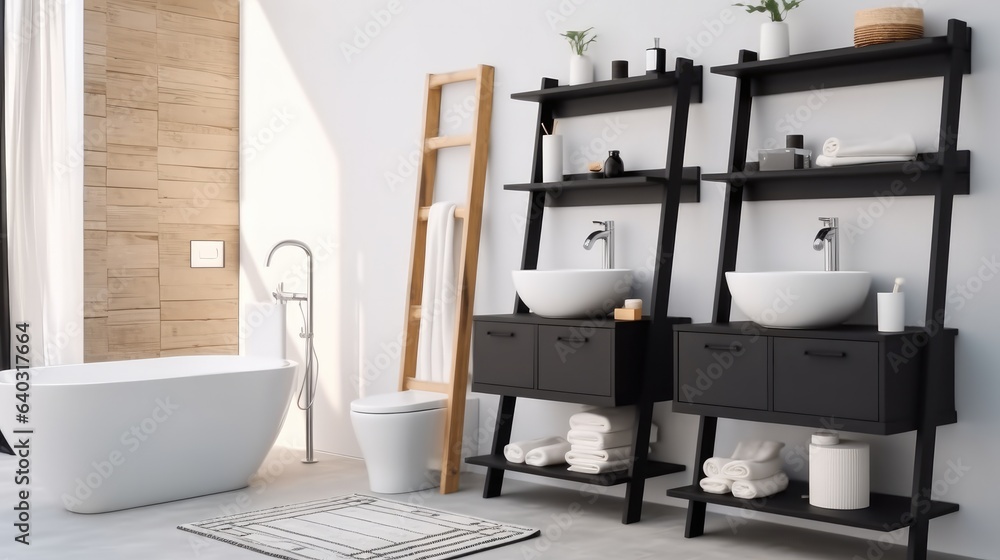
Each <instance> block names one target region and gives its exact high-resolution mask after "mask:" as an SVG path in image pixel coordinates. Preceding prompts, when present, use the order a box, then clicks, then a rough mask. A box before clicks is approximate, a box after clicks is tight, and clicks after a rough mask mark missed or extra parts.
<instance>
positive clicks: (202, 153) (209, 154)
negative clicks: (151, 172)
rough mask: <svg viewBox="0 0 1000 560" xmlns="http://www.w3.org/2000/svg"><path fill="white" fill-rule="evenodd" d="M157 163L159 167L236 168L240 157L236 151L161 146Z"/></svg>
mask: <svg viewBox="0 0 1000 560" xmlns="http://www.w3.org/2000/svg"><path fill="white" fill-rule="evenodd" d="M227 138H228V137H227ZM157 161H159V163H160V164H161V165H183V166H189V167H211V168H236V167H237V166H238V165H239V163H240V155H239V152H236V151H220V150H199V149H196V148H193V147H189V148H174V147H169V146H162V145H161V146H160V151H159V157H158V158H157Z"/></svg>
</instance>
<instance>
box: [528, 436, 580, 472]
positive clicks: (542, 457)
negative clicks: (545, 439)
mask: <svg viewBox="0 0 1000 560" xmlns="http://www.w3.org/2000/svg"><path fill="white" fill-rule="evenodd" d="M569 450H570V445H569V444H568V443H566V442H565V441H564V442H561V443H553V444H552V445H546V446H544V447H536V448H534V449H532V450H531V451H529V452H527V453H525V454H524V462H525V463H526V464H528V465H531V466H532V467H547V466H549V465H561V464H563V463H565V462H566V454H567V453H569Z"/></svg>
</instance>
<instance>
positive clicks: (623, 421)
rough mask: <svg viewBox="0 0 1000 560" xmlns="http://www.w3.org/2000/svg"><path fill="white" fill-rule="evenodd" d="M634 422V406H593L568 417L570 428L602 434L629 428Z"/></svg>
mask: <svg viewBox="0 0 1000 560" xmlns="http://www.w3.org/2000/svg"><path fill="white" fill-rule="evenodd" d="M634 423H635V407H632V406H620V407H612V408H595V409H593V410H587V411H584V412H579V413H577V414H574V415H573V416H570V417H569V427H570V429H571V430H589V431H591V432H598V433H602V434H606V433H609V432H618V431H621V430H630V429H632V425H633V424H634Z"/></svg>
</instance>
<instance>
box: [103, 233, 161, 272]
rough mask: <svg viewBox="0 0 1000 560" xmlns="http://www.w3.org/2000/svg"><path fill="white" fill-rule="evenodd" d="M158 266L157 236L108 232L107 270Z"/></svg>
mask: <svg viewBox="0 0 1000 560" xmlns="http://www.w3.org/2000/svg"><path fill="white" fill-rule="evenodd" d="M159 266H160V254H159V241H158V235H157V234H152V233H143V234H137V233H127V232H120V231H109V232H108V268H109V269H111V268H114V269H116V270H127V269H130V268H141V269H152V268H158V267H159Z"/></svg>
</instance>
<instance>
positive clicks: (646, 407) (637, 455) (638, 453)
mask: <svg viewBox="0 0 1000 560" xmlns="http://www.w3.org/2000/svg"><path fill="white" fill-rule="evenodd" d="M652 422H653V401H647V400H644V401H642V402H640V403H639V404H638V405H636V407H635V434H634V435H633V438H634V439H633V440H632V466H631V467H630V468H629V481H628V484H627V485H626V487H625V511H623V512H622V523H623V524H625V525H628V524H629V523H636V522H637V521H639V518H640V517H642V494H643V492H644V491H645V489H646V462H647V460H648V456H649V431H650V427H649V425H650V424H651V423H652Z"/></svg>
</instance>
